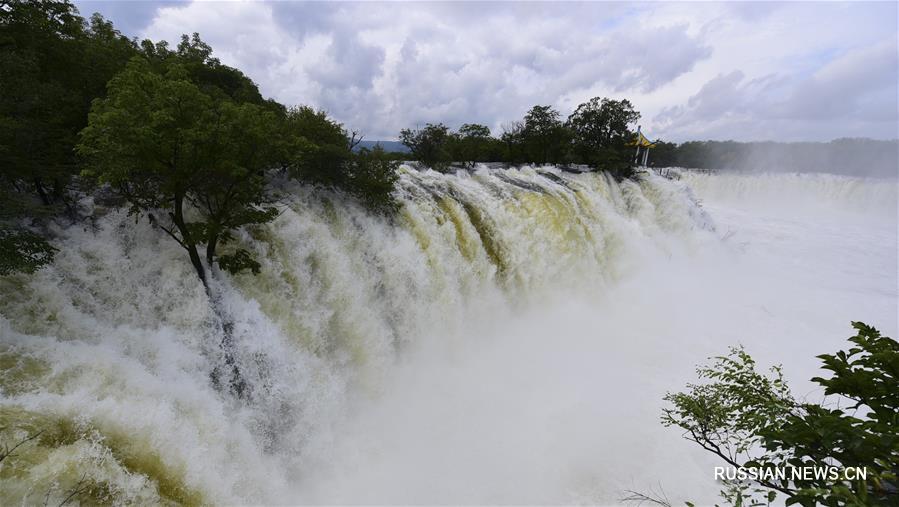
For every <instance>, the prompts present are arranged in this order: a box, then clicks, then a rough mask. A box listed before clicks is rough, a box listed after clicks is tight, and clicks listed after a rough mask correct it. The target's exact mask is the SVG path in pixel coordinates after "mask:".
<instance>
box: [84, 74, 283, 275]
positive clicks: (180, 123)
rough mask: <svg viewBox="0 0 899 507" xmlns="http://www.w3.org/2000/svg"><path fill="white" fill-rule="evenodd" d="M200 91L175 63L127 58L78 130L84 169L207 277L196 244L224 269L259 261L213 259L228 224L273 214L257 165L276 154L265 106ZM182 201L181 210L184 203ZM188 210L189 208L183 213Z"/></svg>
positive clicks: (271, 116)
mask: <svg viewBox="0 0 899 507" xmlns="http://www.w3.org/2000/svg"><path fill="white" fill-rule="evenodd" d="M213 95H214V96H212V95H210V94H207V93H204V92H203V91H202V90H201V89H200V88H199V87H198V86H197V85H196V84H194V83H193V82H192V81H191V79H190V78H189V73H188V71H187V69H185V67H184V66H182V65H180V64H179V63H177V62H176V61H175V62H170V63H168V64H166V65H165V71H164V72H159V71H156V70H154V68H153V66H151V64H150V62H149V61H148V60H147V59H145V58H142V57H136V58H134V59H132V60H131V62H129V64H128V66H127V67H126V69H125V70H124V71H123V72H122V73H120V74H119V75H117V76H116V77H115V78H114V79H113V80H112V81H110V83H109V96H108V97H107V98H106V99H102V100H97V101H95V102H94V106H93V109H92V110H91V113H90V117H89V122H88V126H87V127H86V128H85V129H84V130H83V131H82V133H81V143H80V144H79V146H78V150H79V153H80V154H81V155H82V156H83V157H84V158H85V160H86V163H87V169H86V171H85V174H86V175H88V176H90V177H92V178H95V179H97V180H98V181H99V182H101V183H108V184H110V185H111V186H112V188H114V189H116V190H117V191H119V192H120V193H121V194H122V195H123V196H124V197H125V198H127V199H128V201H129V203H130V204H131V211H132V212H133V213H142V214H146V215H147V216H148V218H149V219H150V220H151V221H152V222H153V223H154V224H155V225H156V226H158V227H159V228H160V229H162V230H163V231H165V232H166V233H167V234H168V235H169V236H171V237H172V238H173V239H174V240H175V241H176V242H177V243H178V244H179V245H181V247H183V248H184V249H185V250H186V251H187V253H188V256H189V258H190V261H191V263H192V264H193V266H194V269H195V270H196V272H197V276H198V277H199V278H200V280H201V281H202V282H203V283H204V285H206V284H207V278H206V272H205V269H204V266H203V263H202V261H201V258H200V254H199V251H198V249H199V248H200V247H201V246H203V245H205V247H206V260H207V262H208V263H209V264H210V265H211V264H212V263H213V262H214V261H215V260H218V263H219V265H220V267H222V268H223V269H226V270H228V271H232V272H235V271H238V270H241V269H246V268H249V269H251V270H253V271H254V272H255V271H258V269H259V266H258V263H256V261H254V260H253V259H252V258H251V257H250V254H249V253H248V252H247V251H245V250H242V249H238V250H237V251H236V252H235V253H233V254H230V255H223V256H220V257H218V258H217V253H216V249H217V247H218V246H219V245H220V244H223V243H226V242H228V241H230V240H231V239H232V238H233V236H232V233H233V231H234V230H235V229H237V228H239V227H242V226H245V225H249V224H257V223H264V222H266V221H269V220H271V219H272V218H273V217H274V216H275V212H274V209H273V208H272V207H270V206H267V204H268V203H269V200H268V197H267V195H266V192H265V181H264V171H265V170H266V169H268V168H269V167H271V166H272V165H273V164H274V163H275V161H276V160H277V156H278V153H277V150H276V149H274V148H273V147H272V146H271V144H270V142H269V140H270V139H271V138H273V137H275V136H276V134H277V126H278V121H277V120H278V119H277V117H276V115H275V113H273V112H271V111H269V110H266V109H264V108H262V107H260V106H257V105H254V104H250V103H243V104H240V103H236V102H234V101H232V100H230V99H227V98H223V96H222V95H220V94H213ZM188 205H190V209H188ZM191 211H193V213H191Z"/></svg>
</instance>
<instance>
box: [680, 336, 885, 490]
mask: <svg viewBox="0 0 899 507" xmlns="http://www.w3.org/2000/svg"><path fill="white" fill-rule="evenodd" d="M852 325H853V327H854V328H855V329H856V330H857V334H856V335H855V336H853V337H851V338H849V341H850V342H851V343H852V344H853V346H852V347H851V348H850V349H849V350H848V351H839V352H837V353H836V354H833V355H829V354H825V355H820V356H818V358H819V359H821V360H822V362H823V366H822V368H823V369H825V370H829V371H830V372H831V373H832V375H831V376H830V377H829V378H822V377H815V378H813V379H812V381H813V382H815V383H817V384H819V385H820V386H822V387H823V388H824V394H825V395H827V396H828V398H826V399H825V400H824V401H823V402H822V403H821V404H817V403H808V402H800V401H797V400H795V399H794V398H793V396H792V395H791V393H790V390H789V388H788V387H787V385H786V383H785V382H784V379H783V374H782V372H781V368H780V367H779V366H775V367H773V368H771V369H770V371H769V372H768V373H767V374H763V373H759V372H757V371H756V369H755V361H754V360H753V359H752V357H750V356H749V354H747V353H746V351H745V350H743V349H742V348H739V347H738V348H732V349H731V351H730V354H728V355H727V356H723V357H717V358H715V363H714V364H713V365H711V366H702V367H699V368H698V369H697V373H698V375H699V377H700V379H704V380H707V381H708V382H705V383H702V384H689V385H688V386H687V392H684V393H676V394H668V395H667V396H666V397H665V400H666V401H668V402H670V403H671V404H672V405H673V407H671V408H666V409H665V410H664V413H663V416H662V421H663V423H664V424H665V425H666V426H677V427H680V428H682V429H684V431H685V433H684V436H685V438H687V439H688V440H691V441H693V442H696V443H697V444H698V445H699V446H700V447H702V448H703V449H705V450H707V451H709V452H711V453H713V454H715V455H717V456H718V457H720V458H721V459H722V460H724V461H725V462H726V463H728V464H729V465H731V466H733V467H746V468H757V469H775V468H790V467H797V468H798V467H838V468H840V469H845V468H849V467H861V468H864V469H865V470H866V472H867V477H866V479H857V480H851V479H853V477H847V476H846V475H845V474H834V475H833V476H832V475H830V474H827V475H824V474H822V475H820V476H816V477H801V478H798V479H795V478H793V477H792V476H790V475H787V477H786V478H783V479H781V478H773V479H772V478H770V477H769V476H767V475H766V476H762V477H755V478H753V477H750V478H746V479H742V480H740V479H739V478H738V479H732V480H728V479H725V480H724V489H723V490H722V492H721V493H722V496H723V497H724V498H725V500H727V501H728V502H730V503H732V504H734V505H760V503H759V502H761V501H764V502H768V503H770V502H771V501H773V500H774V498H775V497H776V496H777V494H778V493H780V494H783V495H785V496H786V504H787V505H792V504H800V505H804V506H810V505H818V504H822V505H899V481H897V475H899V343H897V342H896V341H895V340H893V339H891V338H888V337H885V336H881V335H880V332H879V331H877V330H876V329H874V328H873V327H870V326H868V325H866V324H863V323H861V322H854V323H853V324H852ZM847 400H848V401H849V403H848V404H847V403H846V401H847Z"/></svg>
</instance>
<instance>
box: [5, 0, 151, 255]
mask: <svg viewBox="0 0 899 507" xmlns="http://www.w3.org/2000/svg"><path fill="white" fill-rule="evenodd" d="M136 51H137V50H136V48H135V46H134V44H133V42H131V41H129V40H128V39H127V38H125V37H124V36H122V35H121V34H120V33H119V32H118V31H116V30H115V29H114V28H113V27H112V24H111V23H110V22H108V21H106V20H104V19H103V17H102V16H100V15H99V14H95V15H94V16H92V17H91V18H90V20H89V21H86V20H84V19H83V18H81V17H80V16H79V15H78V10H77V9H76V8H75V7H74V5H72V4H71V3H70V2H68V1H48V0H34V1H20V0H11V1H3V2H0V90H3V93H0V186H2V195H0V198H2V201H0V235H3V237H4V242H3V247H2V253H0V256H2V260H0V262H2V263H3V272H4V273H9V272H14V271H25V272H32V271H34V270H35V269H37V268H39V267H40V266H41V265H43V264H46V263H48V262H50V261H51V260H52V258H53V255H52V253H53V251H54V249H53V248H52V247H51V246H50V244H49V243H48V242H47V240H46V238H44V235H43V234H42V233H41V230H42V225H43V223H44V222H45V221H46V220H49V219H51V218H52V217H53V216H54V215H55V214H58V213H60V212H63V211H69V212H71V202H72V198H71V197H70V193H71V189H72V185H73V177H74V176H75V175H77V173H78V171H79V168H78V164H77V160H76V158H75V155H74V153H73V148H74V146H75V143H76V140H77V134H78V131H80V130H81V129H82V128H83V127H84V126H85V125H86V123H87V112H88V110H89V108H90V104H91V101H92V100H93V99H94V98H96V97H100V96H102V95H104V94H105V93H106V82H107V81H108V80H109V79H110V78H111V77H112V76H113V75H115V73H116V72H118V71H119V70H121V69H122V68H123V67H124V65H125V63H126V62H127V61H128V59H129V58H130V57H131V56H133V55H134V54H135V53H136Z"/></svg>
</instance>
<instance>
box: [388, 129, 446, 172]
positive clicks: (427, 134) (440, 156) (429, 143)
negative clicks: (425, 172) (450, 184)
mask: <svg viewBox="0 0 899 507" xmlns="http://www.w3.org/2000/svg"><path fill="white" fill-rule="evenodd" d="M449 138H450V135H449V129H448V128H447V126H446V125H444V124H442V123H437V124H433V123H428V124H427V125H425V127H424V128H422V129H415V130H412V129H403V130H401V131H400V142H401V143H403V144H405V145H406V146H407V147H408V148H409V150H410V151H411V152H412V156H413V157H415V159H416V160H418V161H419V162H421V163H422V164H425V165H427V166H428V167H431V168H433V169H437V170H441V171H442V170H445V169H446V168H447V167H448V166H449V163H450V162H451V160H452V159H451V156H450V153H449V150H448V146H447V144H448V142H449Z"/></svg>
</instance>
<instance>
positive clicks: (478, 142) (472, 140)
mask: <svg viewBox="0 0 899 507" xmlns="http://www.w3.org/2000/svg"><path fill="white" fill-rule="evenodd" d="M453 137H454V140H455V143H454V144H455V147H456V149H455V150H453V152H454V153H453V160H455V161H457V162H462V163H464V164H465V165H468V166H473V165H474V163H475V162H488V161H490V160H491V159H492V158H493V157H492V153H491V151H492V150H493V147H494V141H495V140H494V139H493V138H492V137H490V128H489V127H487V126H486V125H479V124H477V123H466V124H464V125H462V126H461V127H459V131H458V132H457V133H456V134H455V135H454V136H453Z"/></svg>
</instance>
